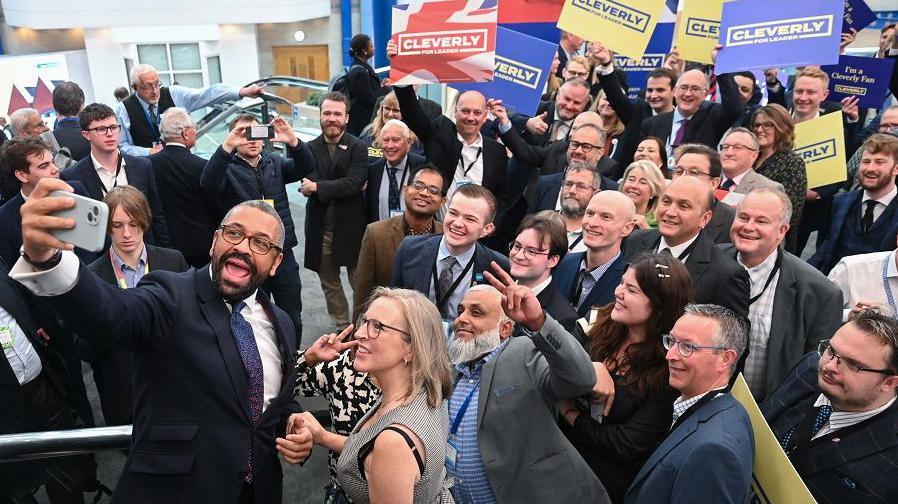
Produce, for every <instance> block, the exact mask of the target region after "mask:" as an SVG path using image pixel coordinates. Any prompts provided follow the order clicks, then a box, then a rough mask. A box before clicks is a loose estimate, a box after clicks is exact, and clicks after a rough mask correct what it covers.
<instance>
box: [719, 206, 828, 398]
mask: <svg viewBox="0 0 898 504" xmlns="http://www.w3.org/2000/svg"><path fill="white" fill-rule="evenodd" d="M791 217H792V204H791V202H790V201H789V198H788V197H787V196H786V194H785V193H784V192H782V191H778V190H772V189H755V190H754V191H752V192H750V193H749V194H748V195H747V196H746V197H745V198H744V199H743V200H742V201H741V202H740V203H739V205H738V206H737V207H736V220H735V221H734V222H733V228H732V230H731V231H730V237H731V238H732V240H733V245H729V246H725V247H724V252H726V253H727V255H729V256H730V257H733V258H735V259H736V261H738V262H739V264H740V265H741V266H742V267H744V268H745V270H746V271H747V272H748V277H749V280H750V282H751V287H750V289H751V290H750V296H751V297H750V298H749V308H748V319H749V321H750V322H751V332H750V333H751V334H750V337H749V344H748V348H749V352H748V357H747V358H746V362H745V379H746V381H748V386H749V388H751V391H752V394H753V395H754V396H755V398H756V399H757V400H758V401H761V400H763V399H764V398H765V397H767V395H769V394H770V393H772V392H773V391H774V389H775V388H776V387H777V385H779V384H780V382H782V381H783V379H784V378H785V377H786V375H787V374H788V373H789V370H791V369H792V367H794V366H795V365H796V364H798V363H799V362H800V361H801V359H802V357H803V356H804V355H805V354H806V353H808V352H811V351H813V350H814V349H815V348H817V344H818V343H819V342H820V340H822V339H825V338H828V337H830V335H832V334H833V333H834V332H836V330H837V329H838V328H839V326H840V325H841V323H842V292H841V291H840V290H839V288H838V287H836V286H835V285H833V284H832V283H831V282H830V281H829V280H828V279H827V278H826V277H825V276H823V274H822V273H820V272H819V271H817V270H816V269H815V268H813V267H812V266H810V265H809V264H807V263H806V262H804V261H802V260H801V259H800V258H798V257H796V256H794V255H792V254H790V253H788V252H786V251H785V250H783V249H782V248H780V245H781V244H782V242H783V238H784V237H785V236H786V232H787V231H789V219H790V218H791Z"/></svg>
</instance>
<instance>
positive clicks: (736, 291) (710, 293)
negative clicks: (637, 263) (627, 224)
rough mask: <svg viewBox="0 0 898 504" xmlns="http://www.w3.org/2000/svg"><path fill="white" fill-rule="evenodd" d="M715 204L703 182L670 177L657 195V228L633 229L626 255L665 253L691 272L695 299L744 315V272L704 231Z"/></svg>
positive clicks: (746, 309) (688, 178)
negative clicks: (669, 180)
mask: <svg viewBox="0 0 898 504" xmlns="http://www.w3.org/2000/svg"><path fill="white" fill-rule="evenodd" d="M713 202H714V194H713V193H712V192H711V189H710V188H709V187H708V184H707V183H706V182H704V181H702V180H699V179H698V178H696V177H693V176H690V175H683V176H681V177H678V178H676V179H674V180H673V181H671V183H670V185H668V186H667V188H666V189H665V190H664V192H662V193H661V196H660V197H659V198H658V207H657V208H656V209H655V217H656V218H657V219H658V229H646V230H641V231H636V232H635V233H633V235H632V236H631V237H630V238H629V239H628V240H627V242H626V244H625V246H624V255H626V256H627V259H629V258H631V257H633V256H635V255H636V254H638V253H640V252H650V253H669V254H671V255H672V256H673V257H676V258H677V259H679V260H680V262H682V263H683V265H684V266H686V269H687V270H689V276H690V277H691V278H692V294H693V301H694V302H696V303H713V304H717V305H720V306H725V307H727V308H729V309H731V310H733V311H735V312H736V313H738V314H740V315H743V316H748V305H749V301H748V298H749V280H748V273H746V271H745V268H743V267H742V266H740V265H739V263H737V262H736V260H735V259H733V258H732V257H730V256H728V255H727V254H724V253H723V251H721V250H720V249H719V248H717V245H716V244H715V243H714V241H713V240H711V238H709V237H708V236H706V233H705V232H704V231H703V228H704V227H705V226H707V225H708V222H709V221H710V220H711V207H712V204H713ZM662 274H663V272H662Z"/></svg>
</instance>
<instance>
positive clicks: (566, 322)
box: [508, 210, 577, 334]
mask: <svg viewBox="0 0 898 504" xmlns="http://www.w3.org/2000/svg"><path fill="white" fill-rule="evenodd" d="M565 254H567V232H566V231H565V229H564V220H562V218H561V216H560V215H558V212H555V211H552V210H544V211H542V212H539V213H538V214H535V215H528V216H527V217H525V218H524V220H523V221H522V222H521V225H520V226H519V227H518V234H517V236H516V237H515V239H514V241H512V242H511V245H510V246H509V249H508V264H509V268H510V269H509V273H511V276H512V278H514V279H515V281H517V282H518V283H519V284H520V285H523V286H524V287H527V288H529V289H530V290H531V291H533V294H534V295H535V296H536V299H537V300H539V304H540V305H541V306H542V307H543V310H545V311H546V313H547V314H549V315H551V316H552V318H553V319H555V320H557V321H558V323H559V324H561V326H562V327H564V328H565V330H567V331H568V332H570V333H572V334H573V332H574V324H575V323H576V322H577V312H576V311H574V308H573V307H572V306H571V303H570V302H569V301H568V300H567V298H566V297H565V296H564V295H563V294H562V293H561V292H559V291H558V290H557V289H556V288H555V287H554V285H553V284H552V273H553V272H554V271H555V270H556V269H557V266H558V265H559V264H560V263H561V260H562V259H564V256H565Z"/></svg>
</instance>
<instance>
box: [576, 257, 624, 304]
mask: <svg viewBox="0 0 898 504" xmlns="http://www.w3.org/2000/svg"><path fill="white" fill-rule="evenodd" d="M620 255H621V253H620V252H618V253H617V255H615V256H614V257H612V258H611V260H609V261H608V262H606V263H605V264H600V265H598V266H597V267H595V268H593V269H592V270H588V271H589V274H588V275H586V276H585V277H583V283H581V284H580V299H579V300H578V301H577V308H580V305H582V304H583V302H584V301H586V296H588V295H589V291H591V290H592V288H593V287H595V286H596V284H597V283H598V282H599V279H600V278H602V275H604V274H605V273H606V272H607V271H608V268H610V267H611V264H612V263H614V261H617V258H618V257H620ZM583 270H586V254H583V260H582V261H580V271H583Z"/></svg>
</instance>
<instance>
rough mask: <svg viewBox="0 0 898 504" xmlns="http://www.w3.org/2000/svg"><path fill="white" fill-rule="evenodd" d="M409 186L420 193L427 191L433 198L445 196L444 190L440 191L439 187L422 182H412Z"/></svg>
mask: <svg viewBox="0 0 898 504" xmlns="http://www.w3.org/2000/svg"><path fill="white" fill-rule="evenodd" d="M408 186H409V187H411V188H412V189H414V190H416V191H418V192H424V191H427V194H429V195H431V196H442V195H443V190H442V189H440V188H439V187H437V186H432V185H427V184H425V183H424V182H421V181H420V180H412V181H411V182H409V183H408Z"/></svg>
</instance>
